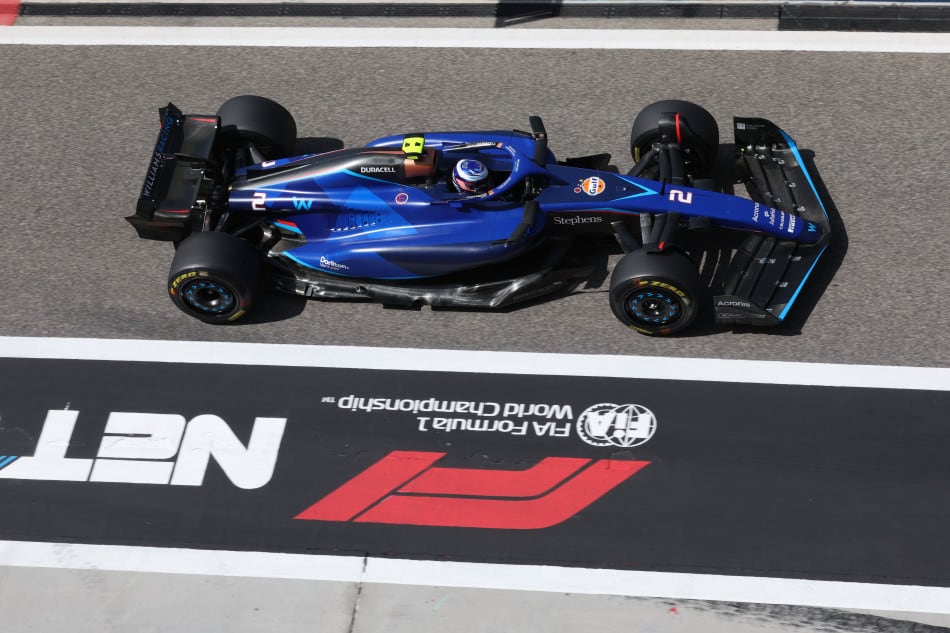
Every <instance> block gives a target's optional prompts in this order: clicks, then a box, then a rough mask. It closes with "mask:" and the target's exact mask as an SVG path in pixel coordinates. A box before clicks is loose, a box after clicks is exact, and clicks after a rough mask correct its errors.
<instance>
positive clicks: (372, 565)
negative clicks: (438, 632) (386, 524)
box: [0, 541, 950, 613]
mask: <svg viewBox="0 0 950 633" xmlns="http://www.w3.org/2000/svg"><path fill="white" fill-rule="evenodd" d="M0 565H7V566H13V567H40V568H55V569H95V570H99V571H126V572H152V573H169V574H193V575H207V576H242V577H249V578H283V579H293V580H325V581H336V582H352V583H382V584H393V585H417V586H431V587H459V588H472V589H505V590H515V591H546V592H556V593H569V594H590V595H608V596H636V597H658V598H678V599H683V600H689V599H695V600H723V601H727V602H754V603H766V604H794V605H801V606H812V607H827V608H837V609H862V610H874V609H888V610H893V611H909V612H915V613H946V612H947V605H948V604H950V589H948V588H944V587H920V586H913V585H879V584H865V583H854V582H833V581H815V580H794V579H785V578H761V577H750V576H715V575H711V574H675V573H662V572H642V571H620V570H611V569H578V568H573V567H553V566H545V565H498V564H487V563H454V562H445V561H418V560H404V559H390V558H361V557H355V556H318V555H307V554H271V553H264V552H229V551H210V550H209V551H205V550H191V549H176V548H157V547H128V546H120V545H76V544H65V543H34V542H19V541H0Z"/></svg>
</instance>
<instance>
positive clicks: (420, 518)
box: [295, 451, 650, 530]
mask: <svg viewBox="0 0 950 633" xmlns="http://www.w3.org/2000/svg"><path fill="white" fill-rule="evenodd" d="M443 456H445V453H430V452H412V451H393V452H392V453H390V454H389V455H387V456H386V457H384V458H382V459H381V460H379V461H378V462H376V463H375V464H373V465H372V466H370V467H369V468H367V469H366V470H364V471H363V472H362V473H360V474H359V475H357V476H356V477H354V478H353V479H351V480H349V481H348V482H346V483H345V484H343V485H342V486H340V487H339V488H337V489H336V490H334V491H333V492H331V493H330V494H329V495H327V496H326V497H324V498H323V499H321V500H320V501H317V502H316V503H315V504H313V505H312V506H310V507H309V508H307V509H306V510H304V511H303V512H301V513H300V514H298V515H297V516H296V517H295V518H297V519H305V520H308V521H355V522H357V523H393V524H400V525H437V526H445V527H470V528H493V529H507V530H537V529H540V528H546V527H551V526H553V525H557V524H558V523H561V522H562V521H566V520H567V519H569V518H571V517H572V516H574V515H575V514H577V513H578V512H580V511H581V510H583V509H584V508H586V507H587V506H589V505H590V504H592V503H593V502H594V501H596V500H597V499H599V498H601V497H602V496H604V495H605V494H606V493H607V492H609V491H610V490H611V489H613V488H614V487H616V486H617V485H619V484H620V483H621V482H623V481H624V480H626V479H627V478H628V477H630V476H631V475H633V474H634V473H636V472H637V471H639V470H640V469H642V468H643V467H644V466H646V465H647V464H649V463H650V462H641V461H628V460H617V459H599V460H596V461H594V460H590V459H583V458H572V457H545V458H544V459H542V460H541V461H540V462H538V463H537V464H535V465H534V466H532V467H531V468H529V469H527V470H485V469H474V468H439V467H435V466H433V464H434V463H435V462H437V461H439V459H441V458H442V457H443Z"/></svg>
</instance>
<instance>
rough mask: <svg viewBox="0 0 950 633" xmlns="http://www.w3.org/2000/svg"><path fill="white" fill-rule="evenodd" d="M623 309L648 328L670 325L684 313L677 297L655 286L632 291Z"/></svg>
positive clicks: (681, 303)
mask: <svg viewBox="0 0 950 633" xmlns="http://www.w3.org/2000/svg"><path fill="white" fill-rule="evenodd" d="M624 307H625V308H626V310H627V313H628V314H629V315H630V316H631V317H632V318H633V320H634V321H637V322H638V323H642V324H643V325H645V326H649V327H665V326H669V325H672V324H673V323H675V322H676V321H678V320H679V319H680V318H681V317H682V316H683V314H684V313H685V312H686V310H685V308H684V306H683V301H682V299H681V298H680V297H679V296H678V295H676V294H675V293H673V292H670V291H668V290H665V289H663V288H657V287H655V286H653V287H650V288H643V289H640V290H635V291H633V292H632V293H631V294H630V296H629V297H628V298H627V300H626V302H625V305H624Z"/></svg>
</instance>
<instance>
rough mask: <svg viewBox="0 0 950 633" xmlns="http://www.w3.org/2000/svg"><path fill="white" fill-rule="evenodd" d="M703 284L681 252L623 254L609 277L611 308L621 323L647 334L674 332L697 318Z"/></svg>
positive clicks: (660, 334)
mask: <svg viewBox="0 0 950 633" xmlns="http://www.w3.org/2000/svg"><path fill="white" fill-rule="evenodd" d="M701 289H702V284H701V281H700V279H699V272H698V271H697V269H696V267H695V266H694V265H693V263H692V262H691V261H690V260H689V258H688V257H686V256H685V255H683V254H682V253H678V252H667V253H648V252H647V251H645V250H638V251H634V252H632V253H628V254H626V255H624V257H623V259H621V260H620V262H619V263H618V264H617V266H616V268H614V272H613V275H612V276H611V278H610V309H611V310H612V311H613V313H614V316H616V317H617V318H618V319H619V320H620V321H621V322H622V323H624V324H626V325H628V326H629V327H630V328H632V329H634V330H636V331H637V332H639V333H641V334H646V335H648V336H665V335H668V334H674V333H676V332H679V331H681V330H683V329H685V328H687V327H689V326H690V325H691V324H692V323H693V321H695V320H696V316H697V315H698V314H699V298H700V295H701Z"/></svg>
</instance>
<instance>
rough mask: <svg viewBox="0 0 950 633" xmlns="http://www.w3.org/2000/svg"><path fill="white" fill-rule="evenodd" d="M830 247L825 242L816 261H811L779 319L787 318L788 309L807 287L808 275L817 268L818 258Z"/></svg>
mask: <svg viewBox="0 0 950 633" xmlns="http://www.w3.org/2000/svg"><path fill="white" fill-rule="evenodd" d="M826 248H828V245H827V244H825V245H824V246H822V247H821V251H819V253H818V257H816V258H815V261H813V262H812V263H811V268H809V269H808V272H807V273H805V277H804V279H802V283H800V284H798V288H797V289H796V290H795V294H793V295H792V298H791V299H789V300H788V303H786V304H785V309H784V310H782V313H781V314H780V315H778V319H779V321H781V320H782V319H784V318H785V315H786V314H788V311H789V310H790V309H791V308H792V304H793V303H795V299H797V298H798V293H800V292H801V291H802V288H804V287H805V282H806V281H808V277H809V276H810V275H811V271H813V270H815V264H817V263H818V260H819V259H821V256H822V254H823V253H824V252H825V249H826Z"/></svg>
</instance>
